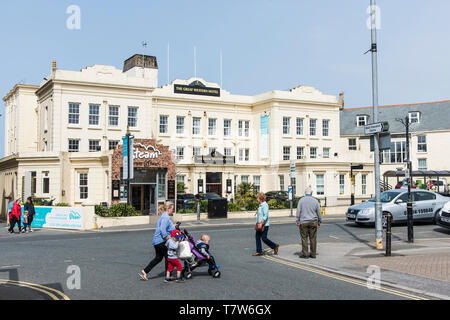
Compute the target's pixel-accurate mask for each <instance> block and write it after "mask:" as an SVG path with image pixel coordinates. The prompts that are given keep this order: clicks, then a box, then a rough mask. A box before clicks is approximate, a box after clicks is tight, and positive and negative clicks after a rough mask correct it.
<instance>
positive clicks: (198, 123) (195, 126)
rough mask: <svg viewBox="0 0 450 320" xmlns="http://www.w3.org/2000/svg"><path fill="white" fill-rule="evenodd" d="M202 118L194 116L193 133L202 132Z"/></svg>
mask: <svg viewBox="0 0 450 320" xmlns="http://www.w3.org/2000/svg"><path fill="white" fill-rule="evenodd" d="M201 126H202V118H192V134H193V135H199V134H200V133H201Z"/></svg>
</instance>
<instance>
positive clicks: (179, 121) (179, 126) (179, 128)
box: [177, 117, 184, 134]
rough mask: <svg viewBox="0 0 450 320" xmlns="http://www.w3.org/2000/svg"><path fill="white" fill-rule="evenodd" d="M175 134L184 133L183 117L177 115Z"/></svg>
mask: <svg viewBox="0 0 450 320" xmlns="http://www.w3.org/2000/svg"><path fill="white" fill-rule="evenodd" d="M177 134H184V117H177Z"/></svg>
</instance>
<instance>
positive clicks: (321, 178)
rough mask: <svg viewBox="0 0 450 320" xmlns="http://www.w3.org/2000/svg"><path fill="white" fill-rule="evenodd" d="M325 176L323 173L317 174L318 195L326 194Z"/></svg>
mask: <svg viewBox="0 0 450 320" xmlns="http://www.w3.org/2000/svg"><path fill="white" fill-rule="evenodd" d="M324 178H325V176H324V175H323V174H316V190H317V195H318V196H322V195H324V194H325V179H324Z"/></svg>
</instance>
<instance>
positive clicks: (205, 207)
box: [196, 200, 208, 213]
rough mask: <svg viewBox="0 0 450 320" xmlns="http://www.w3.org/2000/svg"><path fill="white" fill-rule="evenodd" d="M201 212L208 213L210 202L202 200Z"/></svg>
mask: <svg viewBox="0 0 450 320" xmlns="http://www.w3.org/2000/svg"><path fill="white" fill-rule="evenodd" d="M196 212H197V211H196ZM200 212H202V213H207V212H208V200H202V201H201V202H200Z"/></svg>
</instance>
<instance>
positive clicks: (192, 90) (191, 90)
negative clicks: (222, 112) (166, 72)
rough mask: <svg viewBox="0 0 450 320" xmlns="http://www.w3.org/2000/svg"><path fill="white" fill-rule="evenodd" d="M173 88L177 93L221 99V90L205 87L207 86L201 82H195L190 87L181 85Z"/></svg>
mask: <svg viewBox="0 0 450 320" xmlns="http://www.w3.org/2000/svg"><path fill="white" fill-rule="evenodd" d="M173 87H174V92H175V93H184V94H196V95H201V96H212V97H220V88H208V87H205V85H204V84H203V83H201V82H200V81H194V82H192V83H191V84H190V85H188V86H186V85H181V84H175V85H174V86H173Z"/></svg>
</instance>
